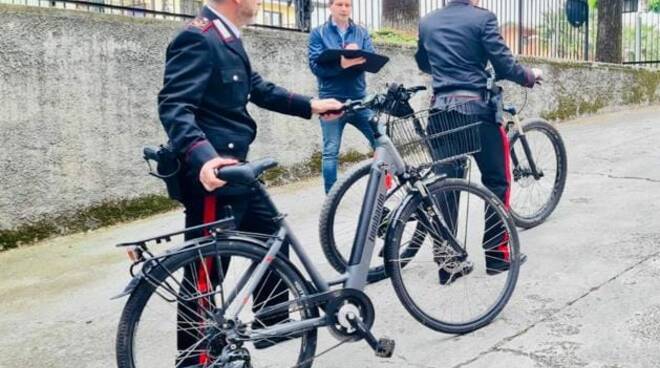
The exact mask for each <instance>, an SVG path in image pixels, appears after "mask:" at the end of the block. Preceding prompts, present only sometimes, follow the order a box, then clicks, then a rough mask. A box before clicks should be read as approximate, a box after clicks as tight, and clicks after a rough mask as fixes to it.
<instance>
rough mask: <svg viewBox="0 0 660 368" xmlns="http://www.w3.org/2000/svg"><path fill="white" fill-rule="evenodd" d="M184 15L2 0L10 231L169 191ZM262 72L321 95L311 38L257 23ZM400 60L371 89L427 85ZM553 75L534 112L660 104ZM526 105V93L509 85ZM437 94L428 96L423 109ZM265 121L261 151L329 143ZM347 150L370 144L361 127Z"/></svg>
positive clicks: (249, 41)
mask: <svg viewBox="0 0 660 368" xmlns="http://www.w3.org/2000/svg"><path fill="white" fill-rule="evenodd" d="M180 27H181V23H179V22H169V21H156V20H148V19H134V18H125V17H119V16H107V15H98V14H90V13H78V12H73V11H57V10H53V9H39V8H28V7H14V6H7V5H0V103H1V105H0V112H1V113H0V136H1V137H2V145H1V146H0V172H1V175H0V231H3V230H9V229H14V228H16V227H18V226H19V225H24V224H29V223H33V222H38V221H41V220H43V219H47V218H52V217H53V216H55V215H60V216H61V215H63V214H70V213H74V212H75V211H77V210H80V209H81V208H86V207H89V206H95V205H99V204H101V203H104V202H106V201H109V200H117V199H130V198H137V197H140V196H144V195H146V194H151V193H161V184H160V183H159V182H158V181H157V180H155V179H152V178H150V177H148V176H146V174H145V165H144V163H143V161H142V160H141V149H142V147H143V146H144V145H148V144H158V143H161V142H164V141H165V136H164V133H163V131H162V129H161V126H160V123H159V121H158V117H157V113H156V95H157V93H158V90H159V88H160V86H161V83H162V69H163V61H164V51H165V48H166V46H167V43H168V40H170V39H171V37H172V36H173V34H174V33H175V32H176V31H177V29H179V28H180ZM243 37H244V40H245V42H246V47H247V49H248V52H249V53H250V55H251V59H252V62H253V64H254V67H255V69H256V70H258V71H260V72H261V73H262V75H263V76H264V77H266V78H267V79H270V80H272V81H274V82H276V83H278V84H281V85H283V86H286V87H289V88H291V89H293V90H295V91H297V92H300V93H306V94H314V93H315V86H316V82H315V79H314V77H313V76H312V75H311V73H310V72H309V69H308V67H307V60H306V56H305V55H306V42H307V35H305V34H301V33H294V32H278V31H264V30H259V31H256V30H246V31H245V32H244V36H243ZM380 49H381V52H382V53H384V54H387V55H389V56H390V57H391V59H392V60H391V62H390V64H389V65H388V66H386V67H385V69H384V70H383V71H382V72H381V73H380V74H379V75H377V76H370V78H369V85H370V86H371V87H372V89H381V88H382V87H384V84H385V83H386V82H388V81H397V82H403V83H405V84H408V85H412V84H425V83H428V81H429V80H428V78H427V77H426V76H424V75H422V74H421V73H419V72H418V71H417V69H416V67H415V65H414V61H413V59H412V55H413V52H414V50H413V49H411V48H407V47H397V46H388V47H386V46H381V47H380ZM529 62H530V63H532V64H535V65H536V66H539V67H541V68H543V69H544V70H545V72H546V74H547V77H546V82H545V84H544V86H542V87H541V88H538V90H535V91H534V92H530V93H529V99H528V102H527V107H526V109H525V111H524V113H525V115H528V116H531V115H542V116H546V117H549V118H553V119H565V118H569V117H571V116H575V115H578V114H582V113H585V112H587V113H590V112H595V111H597V110H599V109H602V108H606V107H612V106H621V105H624V104H631V103H635V104H637V103H649V102H657V101H658V99H659V98H660V93H659V90H658V89H659V85H660V84H659V83H658V81H659V79H660V78H659V77H658V74H657V73H651V72H642V71H639V70H635V69H632V68H624V67H619V66H608V65H590V64H570V63H560V62H550V61H542V60H531V61H529ZM508 91H509V99H510V100H511V101H512V102H516V103H518V104H520V103H521V102H522V100H523V94H522V92H521V91H522V90H521V89H520V88H517V87H510V88H509V89H508ZM426 101H428V96H421V97H419V98H418V99H417V103H418V105H419V106H423V105H424V104H425V103H426ZM250 111H251V112H252V113H253V115H254V117H255V118H256V120H257V121H258V122H259V135H258V139H257V142H256V143H255V144H254V145H253V147H254V148H253V151H252V157H260V156H265V155H271V156H274V157H276V158H277V159H278V160H280V162H281V163H283V164H285V165H291V164H294V163H297V162H301V161H305V160H307V159H309V157H310V156H311V155H312V153H313V152H314V151H315V150H319V147H320V143H321V137H320V129H319V126H318V125H319V122H318V121H317V120H313V121H305V120H302V119H298V118H292V117H287V116H283V115H277V114H271V113H267V112H265V111H260V110H258V109H256V108H254V107H251V108H250ZM346 140H347V144H346V147H347V148H348V147H353V148H357V149H359V150H361V151H366V145H365V144H364V141H363V139H362V138H361V137H360V136H359V134H358V133H356V131H355V130H352V129H349V130H348V132H347V138H346Z"/></svg>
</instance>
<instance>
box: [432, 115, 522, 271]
mask: <svg viewBox="0 0 660 368" xmlns="http://www.w3.org/2000/svg"><path fill="white" fill-rule="evenodd" d="M432 129H434V127H433V121H431V122H430V124H429V130H432ZM479 136H480V140H481V151H480V152H477V153H475V154H474V155H473V157H474V158H475V161H476V162H477V166H478V167H479V170H480V172H481V182H482V184H483V185H484V186H485V187H486V188H488V189H489V190H490V191H491V192H493V193H494V194H495V195H496V196H497V197H498V198H499V199H500V200H501V201H502V203H504V206H505V208H506V209H507V210H508V209H509V199H510V198H509V197H510V193H511V168H510V165H511V158H510V151H509V140H508V137H507V134H506V131H505V130H504V128H503V127H502V126H501V125H500V124H498V123H495V122H494V121H486V122H482V124H481V125H480V127H479ZM453 143H455V142H451V141H449V142H444V144H449V145H451V144H453ZM441 144H442V143H441ZM434 148H435V150H434V151H435V152H441V151H443V150H442V149H441V148H440V147H434ZM450 151H451V150H450ZM465 164H466V163H465V160H455V161H452V162H449V163H443V164H438V165H436V166H435V167H434V172H436V173H437V174H445V175H447V177H449V178H464V177H465V174H466V172H465V167H466V165H465ZM456 200H458V199H456ZM441 211H442V212H443V216H444V217H445V219H449V220H448V221H449V222H451V221H453V223H454V224H455V223H456V221H457V216H458V208H456V203H455V202H454V203H441ZM493 215H494V210H493V209H492V208H491V207H488V208H487V209H486V213H485V218H486V223H485V231H484V236H483V248H484V249H485V250H486V262H487V263H492V262H502V261H504V262H508V260H509V248H508V234H507V233H506V231H505V230H504V227H503V224H502V223H500V222H499V217H498V216H493ZM453 230H456V229H453Z"/></svg>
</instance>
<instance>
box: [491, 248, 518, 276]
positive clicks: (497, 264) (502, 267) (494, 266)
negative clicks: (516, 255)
mask: <svg viewBox="0 0 660 368" xmlns="http://www.w3.org/2000/svg"><path fill="white" fill-rule="evenodd" d="M486 257H487V258H486V273H487V274H488V275H490V276H493V275H499V274H500V273H502V272H506V271H508V270H509V266H510V265H511V262H508V261H503V260H501V259H491V258H488V256H486ZM525 262H527V255H526V254H522V253H521V254H520V265H521V266H522V265H523V264H525Z"/></svg>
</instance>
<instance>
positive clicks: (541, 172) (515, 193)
mask: <svg viewBox="0 0 660 368" xmlns="http://www.w3.org/2000/svg"><path fill="white" fill-rule="evenodd" d="M523 131H524V132H525V138H524V139H523V138H522V136H520V135H519V134H517V133H514V134H511V135H510V137H509V144H510V152H511V163H512V165H511V174H512V179H513V181H512V185H511V215H512V216H513V219H514V221H515V223H516V225H517V226H519V227H521V228H525V229H528V228H532V227H534V226H537V225H539V224H541V223H542V222H543V221H545V220H546V219H547V218H548V216H550V214H551V213H552V212H553V211H554V209H555V207H557V204H558V203H559V200H560V199H561V195H562V194H563V192H564V186H565V184H566V175H567V172H568V169H567V162H566V160H567V158H566V148H565V146H564V141H563V140H562V138H561V135H560V134H559V132H558V131H557V129H555V128H554V127H553V126H552V125H550V123H548V122H547V121H545V120H543V119H530V120H527V121H525V122H524V123H523ZM525 140H526V142H525ZM525 143H526V144H527V147H528V149H527V150H526V149H525ZM530 157H531V160H530ZM532 162H533V163H534V165H535V167H536V170H533V169H532V165H531V163H532ZM535 174H536V175H535Z"/></svg>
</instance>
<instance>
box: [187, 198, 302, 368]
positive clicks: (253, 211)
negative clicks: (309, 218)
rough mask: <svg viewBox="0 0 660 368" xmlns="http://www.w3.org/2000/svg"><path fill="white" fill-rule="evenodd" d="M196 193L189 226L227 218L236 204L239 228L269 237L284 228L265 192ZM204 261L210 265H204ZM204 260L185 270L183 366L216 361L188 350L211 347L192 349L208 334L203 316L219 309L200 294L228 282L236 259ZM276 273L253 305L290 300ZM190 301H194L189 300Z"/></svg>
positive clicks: (270, 322)
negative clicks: (228, 208) (228, 210)
mask: <svg viewBox="0 0 660 368" xmlns="http://www.w3.org/2000/svg"><path fill="white" fill-rule="evenodd" d="M198 193H199V191H196V193H195V194H198ZM195 194H193V195H188V196H186V197H185V199H184V201H183V204H184V207H185V214H186V227H190V226H195V225H200V224H202V223H209V222H213V221H215V220H218V219H221V218H223V217H225V216H226V213H225V208H226V206H231V209H232V212H233V216H234V218H235V220H236V224H237V226H238V230H240V231H246V232H254V233H261V234H267V235H272V234H274V233H275V232H277V230H279V226H278V224H277V223H276V221H275V217H276V216H277V213H276V211H275V209H274V208H270V207H269V206H268V205H267V204H266V203H264V200H263V199H264V198H263V197H262V194H257V193H254V192H252V193H249V194H244V195H231V196H226V195H215V194H207V195H204V196H202V195H195ZM203 235H206V234H204V233H202V232H197V233H187V234H186V240H189V239H194V238H197V237H200V236H203ZM288 248H289V247H288V244H286V243H285V244H284V245H283V246H282V249H281V250H280V252H282V253H283V254H284V255H285V256H288ZM202 262H204V263H205V264H202ZM198 263H199V264H197V265H191V266H189V267H186V268H185V269H184V275H183V281H182V285H181V287H180V290H179V296H180V298H179V303H178V313H177V348H178V350H179V352H180V355H179V357H178V358H177V362H176V363H177V364H180V365H179V366H182V367H186V366H193V365H197V364H204V363H206V362H208V361H209V359H211V357H210V356H209V353H208V352H203V353H201V354H191V355H192V356H190V357H186V356H185V354H186V351H187V350H188V349H190V350H203V349H204V348H205V347H204V345H203V344H202V345H201V346H199V347H194V348H191V347H193V346H194V345H195V344H196V343H197V342H198V341H199V340H200V339H201V338H203V335H204V333H205V331H204V328H203V327H202V325H201V324H200V323H201V322H203V321H202V320H203V319H208V316H205V315H204V314H205V313H208V311H211V310H213V308H214V307H215V305H214V301H213V300H212V297H204V298H199V296H200V295H204V294H207V293H212V292H213V291H214V289H216V288H217V287H218V285H219V284H220V283H221V282H222V280H220V276H219V275H222V274H224V273H225V272H226V270H228V268H229V267H230V263H231V262H230V259H228V258H224V257H223V259H221V260H219V261H218V260H217V259H212V258H211V257H207V258H206V259H204V260H201V259H200V261H199V262H198ZM218 267H221V270H218ZM275 276H276V275H271V276H270V277H266V280H265V281H262V283H261V284H260V285H258V286H257V288H256V290H261V292H259V293H258V292H256V291H255V295H253V298H254V299H253V306H258V308H261V306H263V305H265V306H269V305H275V304H278V303H282V302H286V301H287V300H288V293H287V292H286V290H287V287H286V286H285V285H284V284H283V283H282V282H280V279H279V278H278V277H275ZM209 281H210V283H209ZM230 289H231V288H230ZM195 296H197V297H195ZM269 296H270V297H269ZM186 299H190V300H188V301H186ZM254 309H256V308H254V307H253V310H254ZM286 318H288V316H277V318H274V319H273V320H267V321H263V320H262V321H258V322H255V323H254V324H255V325H253V326H252V327H253V328H259V327H263V325H273V324H276V323H278V322H280V321H282V320H284V319H286ZM262 324H263V325H262ZM182 360H183V362H182Z"/></svg>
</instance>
